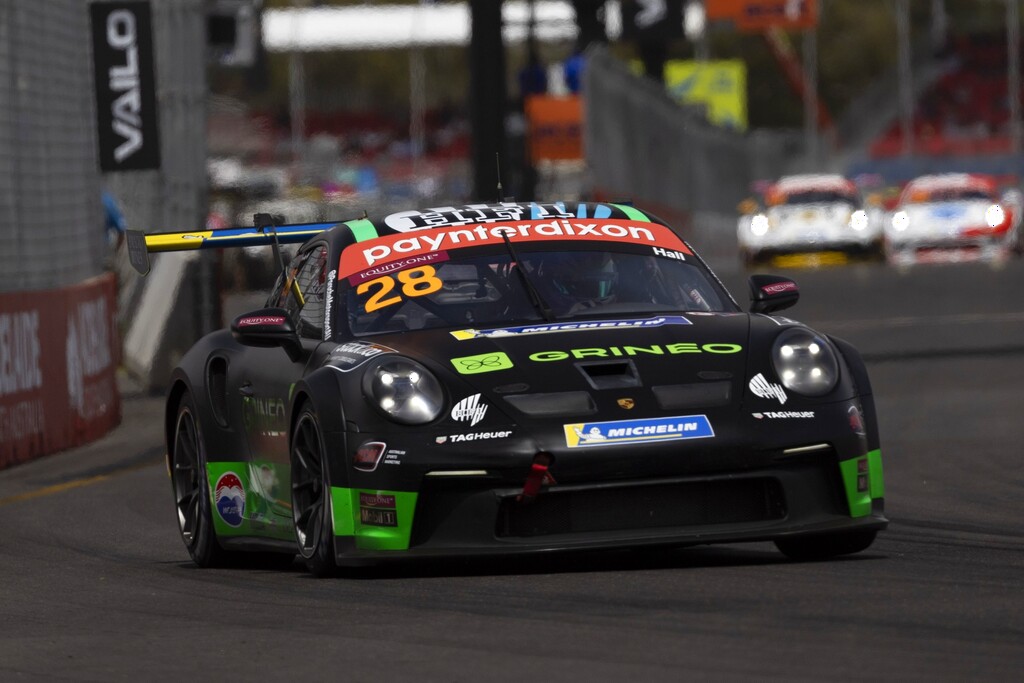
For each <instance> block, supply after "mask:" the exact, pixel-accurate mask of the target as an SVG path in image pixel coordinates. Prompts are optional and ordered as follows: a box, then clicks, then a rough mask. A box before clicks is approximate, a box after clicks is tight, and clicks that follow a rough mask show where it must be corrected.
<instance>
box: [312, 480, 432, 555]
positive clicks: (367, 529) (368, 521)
mask: <svg viewBox="0 0 1024 683" xmlns="http://www.w3.org/2000/svg"><path fill="white" fill-rule="evenodd" d="M418 495H419V494H418V493H417V492H416V491H380V490H371V489H349V488H342V487H339V486H332V487H331V516H332V518H333V519H334V534H335V536H354V537H355V541H356V548H358V549H360V550H408V549H409V535H410V533H412V518H413V514H414V513H415V512H416V498H417V496H418Z"/></svg>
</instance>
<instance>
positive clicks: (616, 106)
mask: <svg viewBox="0 0 1024 683" xmlns="http://www.w3.org/2000/svg"><path fill="white" fill-rule="evenodd" d="M582 92H583V96H584V106H583V110H584V112H585V113H584V118H585V122H586V123H585V126H584V149H585V153H586V158H587V164H588V166H589V171H590V175H591V179H592V182H593V186H594V188H595V189H597V190H598V191H601V192H604V193H606V194H607V195H609V196H614V197H616V198H618V199H632V200H633V201H634V202H635V203H636V204H637V205H641V204H644V205H647V204H653V205H657V206H661V207H666V208H667V209H669V210H674V211H675V212H678V213H681V214H685V215H691V214H693V213H696V212H726V213H732V214H735V211H736V205H737V203H739V202H740V201H742V200H743V198H744V197H746V196H747V195H748V194H749V193H750V186H751V183H752V181H754V180H757V179H762V178H772V177H777V176H779V175H783V174H785V173H790V172H794V171H797V170H802V167H804V166H805V165H806V164H807V160H806V159H805V158H804V156H803V140H802V138H800V137H799V136H797V137H794V135H793V134H792V132H782V133H780V134H772V133H767V132H757V133H741V132H736V131H732V130H727V129H724V128H718V127H716V126H714V125H712V124H710V123H708V121H707V120H706V117H705V115H704V112H703V110H700V109H694V108H692V107H682V106H680V105H679V104H677V103H676V102H675V101H674V100H673V99H672V98H671V97H669V95H668V94H667V93H666V92H665V88H664V87H663V86H662V85H661V84H660V83H658V82H656V81H654V80H652V79H650V78H644V77H640V76H637V75H635V74H634V73H632V72H631V71H630V70H629V68H628V66H627V65H626V64H625V63H623V62H621V61H620V60H618V59H617V58H615V57H614V56H612V55H611V54H610V53H609V52H608V50H607V49H606V48H604V47H603V46H593V47H591V48H589V49H588V50H587V68H586V71H585V75H584V87H583V91H582Z"/></svg>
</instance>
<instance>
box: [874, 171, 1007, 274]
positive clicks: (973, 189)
mask: <svg viewBox="0 0 1024 683" xmlns="http://www.w3.org/2000/svg"><path fill="white" fill-rule="evenodd" d="M1020 216H1021V210H1020V193H1019V192H1015V191H1007V192H1006V193H1003V194H1002V195H1001V194H1000V192H999V186H998V183H997V181H996V179H995V178H994V177H992V176H987V175H980V174H967V173H946V174H939V175H926V176H920V177H918V178H916V179H914V180H912V181H911V182H909V183H908V184H907V186H906V187H905V188H903V192H902V193H901V194H900V197H899V201H898V203H897V205H896V207H895V208H894V210H893V211H892V213H891V214H890V215H889V216H888V217H887V220H886V221H885V243H886V254H887V258H888V259H889V261H890V262H892V263H896V264H910V263H918V262H933V261H966V260H977V259H992V258H998V257H1001V256H1003V255H1005V254H1006V252H1007V251H1008V250H1009V249H1010V248H1011V247H1012V246H1013V242H1014V240H1016V239H1019V227H1018V224H1019V223H1020Z"/></svg>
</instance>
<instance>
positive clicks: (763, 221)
mask: <svg viewBox="0 0 1024 683" xmlns="http://www.w3.org/2000/svg"><path fill="white" fill-rule="evenodd" d="M750 232H752V233H754V234H755V235H757V236H758V237H760V236H761V235H764V234H765V233H767V232H768V217H767V216H765V215H764V214H763V213H759V214H757V215H756V216H754V217H753V218H751V219H750Z"/></svg>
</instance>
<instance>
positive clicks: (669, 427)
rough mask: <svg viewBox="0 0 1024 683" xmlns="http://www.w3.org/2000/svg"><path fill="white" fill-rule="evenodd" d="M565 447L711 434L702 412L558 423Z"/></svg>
mask: <svg viewBox="0 0 1024 683" xmlns="http://www.w3.org/2000/svg"><path fill="white" fill-rule="evenodd" d="M562 427H563V429H564V430H565V445H566V446H568V447H569V448H588V447H590V446H613V445H619V444H628V443H641V442H645V441H678V440H680V439H706V438H710V437H713V436H714V435H715V430H714V429H712V428H711V423H710V422H709V421H708V418H707V416H705V415H683V416H678V417H657V418H648V419H643V420H616V421H613V422H580V423H576V424H567V425H562Z"/></svg>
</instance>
